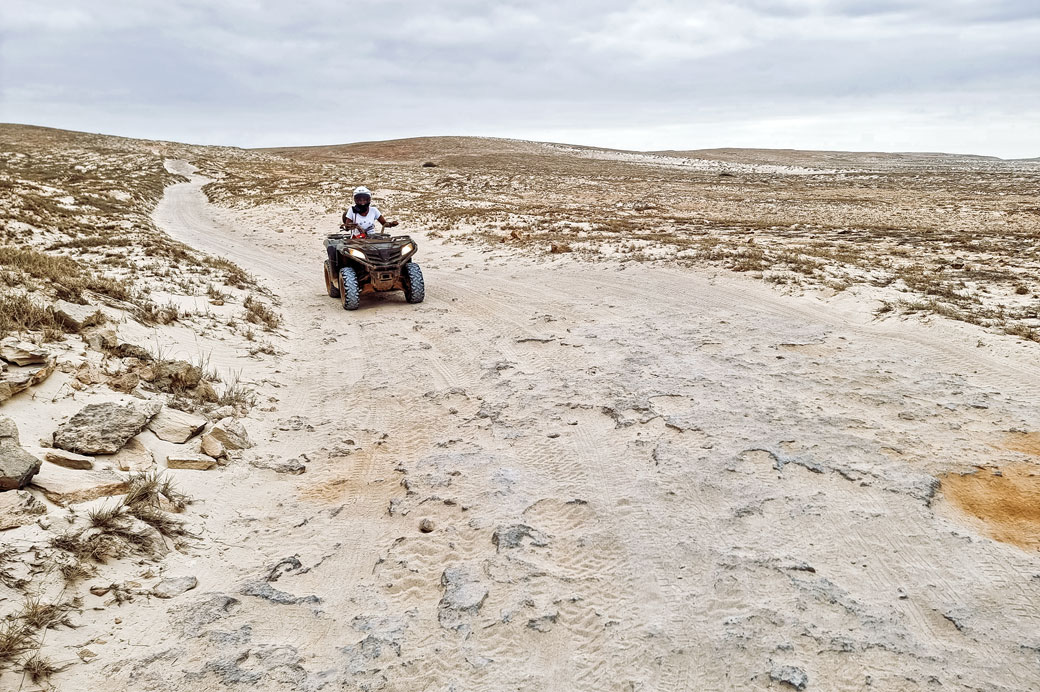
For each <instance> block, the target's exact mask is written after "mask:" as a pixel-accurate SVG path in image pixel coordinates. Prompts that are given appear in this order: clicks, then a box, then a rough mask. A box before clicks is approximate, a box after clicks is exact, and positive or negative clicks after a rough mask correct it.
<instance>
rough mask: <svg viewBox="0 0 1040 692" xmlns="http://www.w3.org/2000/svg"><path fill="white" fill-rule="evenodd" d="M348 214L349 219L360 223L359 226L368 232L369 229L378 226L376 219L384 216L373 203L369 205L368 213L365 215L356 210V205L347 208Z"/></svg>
mask: <svg viewBox="0 0 1040 692" xmlns="http://www.w3.org/2000/svg"><path fill="white" fill-rule="evenodd" d="M346 216H347V221H353V222H354V223H356V224H357V225H358V228H360V229H361V230H362V231H364V232H365V233H368V232H369V231H371V230H372V229H373V228H375V227H376V220H377V219H378V218H379V217H380V216H382V214H380V213H379V210H378V209H376V208H375V207H373V206H372V205H369V206H368V213H367V214H365V215H364V216H362V215H361V214H358V213H357V212H355V211H354V207H351V208H350V209H347V214H346Z"/></svg>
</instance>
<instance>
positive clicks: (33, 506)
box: [0, 490, 47, 531]
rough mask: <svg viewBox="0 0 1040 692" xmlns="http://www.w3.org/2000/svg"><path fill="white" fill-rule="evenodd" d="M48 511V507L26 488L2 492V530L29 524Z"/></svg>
mask: <svg viewBox="0 0 1040 692" xmlns="http://www.w3.org/2000/svg"><path fill="white" fill-rule="evenodd" d="M46 512H47V507H46V506H45V505H44V504H43V503H42V502H40V501H39V500H37V499H36V498H35V497H33V496H32V493H30V492H28V491H26V490H11V491H8V492H6V493H0V531H6V530H7V529H13V528H15V527H17V526H28V525H29V524H31V523H33V522H34V521H37V520H38V519H39V518H40V515H41V514H46Z"/></svg>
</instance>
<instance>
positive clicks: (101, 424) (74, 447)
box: [54, 402, 161, 454]
mask: <svg viewBox="0 0 1040 692" xmlns="http://www.w3.org/2000/svg"><path fill="white" fill-rule="evenodd" d="M160 407H161V405H160V404H157V403H148V404H116V403H113V402H106V403H103V404H88V405H87V406H85V407H83V408H82V409H81V410H80V412H79V413H77V414H76V415H74V416H73V417H72V418H70V419H69V420H68V421H67V422H65V423H62V425H61V426H60V427H59V428H58V429H57V430H56V431H55V432H54V446H55V447H60V448H61V449H65V450H68V451H70V452H76V453H78V454H114V453H116V452H118V451H119V450H120V448H121V447H122V446H123V445H124V444H126V441H127V440H129V439H130V438H131V437H133V436H134V435H136V434H137V433H139V432H141V431H142V430H144V428H145V426H146V425H148V422H149V421H150V420H152V418H153V417H154V416H155V414H156V413H158V412H159V408H160Z"/></svg>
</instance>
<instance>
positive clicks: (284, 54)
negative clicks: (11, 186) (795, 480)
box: [0, 0, 1040, 157]
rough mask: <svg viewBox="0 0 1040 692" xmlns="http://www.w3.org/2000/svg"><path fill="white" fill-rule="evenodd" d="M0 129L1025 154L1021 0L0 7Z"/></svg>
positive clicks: (1036, 125) (1030, 37) (249, 1)
mask: <svg viewBox="0 0 1040 692" xmlns="http://www.w3.org/2000/svg"><path fill="white" fill-rule="evenodd" d="M0 121H5V122H21V123H31V124H38V125H49V126H54V127H62V128H68V129H75V130H86V131H91V132H104V133H109V134H121V135H128V136H135V137H147V138H159V139H171V140H178V141H186V142H194V143H203V144H233V145H239V146H275V145H294V144H331V143H340V142H352V141H360V140H373V139H388V138H396V137H411V136H420V135H440V134H458V135H489V136H501V137H519V138H524V139H538V140H549V141H559V142H568V143H576V144H592V145H600V146H607V147H618V148H626V149H695V148H703V147H724V146H748V147H795V148H805V149H850V150H884V151H953V152H959V153H978V154H992V155H998V156H1004V157H1033V156H1040V0H977V1H966V0H736V1H732V2H721V1H719V2H714V1H712V0H702V1H694V0H686V1H673V0H531V1H529V2H515V1H512V0H497V1H496V2H488V1H487V0H422V1H418V0H370V1H369V2H356V3H351V2H341V1H337V2H332V1H329V2H326V1H325V0H293V1H292V2H284V1H283V2H273V1H263V0H219V1H213V0H163V1H162V2H146V1H144V0H140V1H136V2H135V1H130V0H99V1H98V2H83V0H77V1H76V2H72V1H66V0H2V1H0Z"/></svg>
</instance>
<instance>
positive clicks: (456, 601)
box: [437, 566, 488, 631]
mask: <svg viewBox="0 0 1040 692" xmlns="http://www.w3.org/2000/svg"><path fill="white" fill-rule="evenodd" d="M441 586H442V587H444V595H443V596H442V597H441V600H440V603H438V614H437V619H438V621H439V622H440V624H441V627H444V628H445V629H451V630H456V631H458V630H461V629H463V628H465V627H467V625H465V623H463V621H462V619H461V617H460V616H461V615H462V614H464V613H469V614H476V613H478V612H479V611H480V607H481V606H482V605H484V601H485V600H486V599H487V597H488V590H487V587H486V586H484V585H483V584H482V583H481V582H480V581H479V580H477V579H475V578H474V577H472V576H471V575H470V574H469V572H468V571H467V570H466V569H465V568H464V567H461V566H454V567H448V568H447V569H445V570H444V572H443V573H442V574H441Z"/></svg>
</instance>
